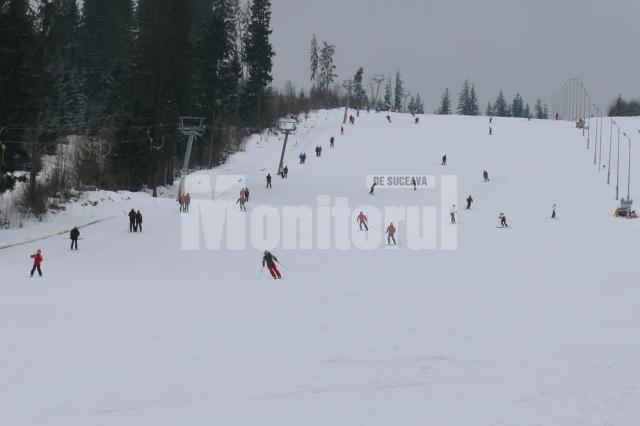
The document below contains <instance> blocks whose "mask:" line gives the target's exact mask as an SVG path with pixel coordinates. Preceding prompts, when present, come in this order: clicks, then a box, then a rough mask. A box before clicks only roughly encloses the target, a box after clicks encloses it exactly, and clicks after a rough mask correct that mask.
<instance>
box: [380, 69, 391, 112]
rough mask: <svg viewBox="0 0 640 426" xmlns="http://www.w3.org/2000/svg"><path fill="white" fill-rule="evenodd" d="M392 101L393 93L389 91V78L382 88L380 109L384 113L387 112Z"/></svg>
mask: <svg viewBox="0 0 640 426" xmlns="http://www.w3.org/2000/svg"><path fill="white" fill-rule="evenodd" d="M392 100H393V92H392V89H391V77H389V78H388V79H387V82H386V83H385V86H384V102H383V104H382V108H383V109H384V110H385V111H389V110H390V109H391V103H392Z"/></svg>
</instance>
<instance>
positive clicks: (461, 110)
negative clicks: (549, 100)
mask: <svg viewBox="0 0 640 426" xmlns="http://www.w3.org/2000/svg"><path fill="white" fill-rule="evenodd" d="M436 113H437V114H452V113H453V110H452V106H451V95H450V93H449V88H448V87H447V88H446V89H445V91H444V93H443V94H442V97H441V98H440V106H439V108H438V109H437V111H436ZM456 113H457V114H459V115H479V114H480V107H479V105H478V95H477V92H476V87H475V83H471V82H469V80H465V81H464V83H463V85H462V89H461V90H460V94H459V95H458V106H457V108H456ZM485 114H486V115H488V116H493V115H495V116H497V117H524V118H529V117H531V118H538V119H547V118H549V112H548V108H547V105H543V104H542V101H541V100H540V99H537V100H536V103H535V105H534V110H533V111H532V110H531V108H530V107H529V104H528V103H525V102H524V100H523V99H522V96H520V94H519V93H517V94H516V96H515V97H514V98H513V100H512V101H511V103H508V102H507V100H506V99H505V97H504V94H503V93H502V90H501V91H500V92H499V93H498V96H497V97H496V100H495V101H494V102H493V103H491V102H489V104H488V105H487V108H486V109H485Z"/></svg>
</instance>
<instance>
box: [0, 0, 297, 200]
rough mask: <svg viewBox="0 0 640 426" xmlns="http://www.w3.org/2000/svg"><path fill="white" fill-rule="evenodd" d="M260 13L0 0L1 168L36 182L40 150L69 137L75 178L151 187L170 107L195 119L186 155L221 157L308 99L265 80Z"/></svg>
mask: <svg viewBox="0 0 640 426" xmlns="http://www.w3.org/2000/svg"><path fill="white" fill-rule="evenodd" d="M79 5H81V6H82V8H80V6H79ZM270 20H271V4H270V0H83V1H82V2H81V3H80V2H78V1H76V0H31V1H30V0H0V99H1V102H0V129H2V128H4V130H2V132H1V133H0V142H2V143H4V144H5V146H7V147H8V148H7V153H6V154H7V155H6V156H5V159H4V164H3V165H0V167H2V171H6V170H31V173H32V179H31V180H32V182H33V185H35V179H33V177H35V174H36V173H37V172H38V170H39V162H40V157H41V154H42V153H43V152H45V148H46V152H49V153H53V152H55V147H56V146H59V144H63V143H65V142H66V141H67V140H68V138H69V136H70V135H78V136H81V139H82V140H83V141H84V142H85V146H86V147H88V148H86V149H84V150H83V161H84V162H85V163H88V164H89V166H90V167H85V168H86V169H87V170H89V175H88V176H82V177H81V180H82V182H76V183H81V184H85V185H87V184H88V185H95V186H103V187H113V188H130V189H138V188H140V187H141V186H143V185H148V186H152V187H155V185H156V184H158V183H160V182H165V181H169V182H171V181H172V179H173V178H174V172H175V170H176V169H177V168H178V165H179V161H178V160H179V159H180V158H181V157H182V154H183V151H184V145H185V144H184V138H183V137H182V136H181V135H180V133H179V132H178V131H177V123H178V117H179V116H199V117H205V122H206V124H207V129H208V130H207V133H206V135H205V136H204V137H203V138H201V139H200V140H199V142H198V143H197V145H196V148H195V151H194V157H193V161H194V164H203V165H205V164H206V165H211V164H212V163H213V164H216V163H219V162H220V161H222V160H223V159H224V156H225V152H226V151H227V150H228V148H229V146H230V143H232V142H233V141H236V140H238V139H239V137H240V136H242V135H241V133H242V132H243V131H245V129H247V128H260V127H265V126H266V125H268V124H270V123H271V122H273V120H274V117H276V114H282V108H283V107H284V106H285V105H287V106H292V105H295V106H296V107H297V108H299V107H303V106H306V105H307V104H308V103H307V102H306V101H305V100H304V99H303V100H302V101H301V100H300V99H299V96H296V102H295V103H292V102H287V101H285V100H284V98H285V96H284V94H282V93H279V92H276V91H273V90H272V89H271V88H270V83H271V81H272V59H273V56H274V50H273V47H272V46H271V42H270V34H271V28H270ZM302 95H303V98H304V94H302ZM287 112H298V111H287ZM95 147H98V148H95ZM94 148H95V149H94ZM107 151H108V152H109V153H110V154H109V155H108V157H105V156H104V153H105V152H107Z"/></svg>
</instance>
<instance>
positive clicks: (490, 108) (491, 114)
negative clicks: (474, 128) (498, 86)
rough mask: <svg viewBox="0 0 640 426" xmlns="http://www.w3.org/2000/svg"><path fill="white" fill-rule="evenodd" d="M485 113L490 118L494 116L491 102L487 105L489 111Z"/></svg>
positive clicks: (486, 110)
mask: <svg viewBox="0 0 640 426" xmlns="http://www.w3.org/2000/svg"><path fill="white" fill-rule="evenodd" d="M484 113H485V115H487V116H489V117H491V116H493V114H494V113H493V105H491V101H489V103H488V104H487V109H485V110H484Z"/></svg>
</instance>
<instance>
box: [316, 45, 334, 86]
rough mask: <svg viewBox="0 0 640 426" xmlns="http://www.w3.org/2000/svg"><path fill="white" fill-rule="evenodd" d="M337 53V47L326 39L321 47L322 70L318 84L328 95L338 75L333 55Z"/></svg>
mask: <svg viewBox="0 0 640 426" xmlns="http://www.w3.org/2000/svg"><path fill="white" fill-rule="evenodd" d="M335 53H336V47H335V46H333V45H330V44H328V43H327V42H326V41H323V42H322V48H321V49H320V71H319V75H318V80H319V81H318V84H319V86H320V91H321V92H322V93H323V94H324V95H325V97H327V95H328V94H329V90H330V88H331V85H332V84H333V81H334V79H335V78H336V77H337V75H336V73H335V70H336V66H335V64H334V63H333V56H334V55H335Z"/></svg>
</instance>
